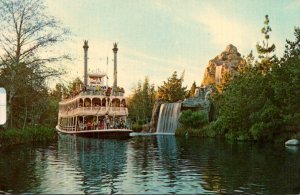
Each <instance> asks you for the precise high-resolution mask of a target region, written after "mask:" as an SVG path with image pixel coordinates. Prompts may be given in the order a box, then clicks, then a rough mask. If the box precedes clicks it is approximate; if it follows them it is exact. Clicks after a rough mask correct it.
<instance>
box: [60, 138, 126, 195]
mask: <svg viewBox="0 0 300 195" xmlns="http://www.w3.org/2000/svg"><path fill="white" fill-rule="evenodd" d="M127 147H128V142H127V141H126V140H113V139H96V138H95V139H92V138H84V137H77V136H70V135H60V137H59V141H58V148H57V149H58V150H57V151H58V156H59V158H64V159H65V161H66V163H68V164H71V165H73V166H74V167H76V170H77V179H79V180H77V183H78V184H80V186H81V187H80V188H79V189H80V191H81V192H84V193H116V192H117V191H118V186H119V183H120V182H122V179H121V178H122V174H123V173H124V172H125V169H126V166H127V157H126V155H127V154H126V152H127ZM78 176H79V177H78ZM77 188H78V186H77ZM58 192H59V190H58Z"/></svg>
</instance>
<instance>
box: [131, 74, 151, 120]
mask: <svg viewBox="0 0 300 195" xmlns="http://www.w3.org/2000/svg"><path fill="white" fill-rule="evenodd" d="M155 95H156V92H155V88H154V85H153V84H152V85H151V84H150V81H149V78H148V77H145V79H144V82H143V83H142V82H141V81H139V82H138V84H137V86H136V87H135V88H134V90H133V95H132V96H131V97H130V98H129V99H128V110H129V117H130V119H131V120H132V121H133V122H136V123H139V124H140V125H142V124H146V123H148V122H150V120H151V114H152V108H153V105H154V102H155Z"/></svg>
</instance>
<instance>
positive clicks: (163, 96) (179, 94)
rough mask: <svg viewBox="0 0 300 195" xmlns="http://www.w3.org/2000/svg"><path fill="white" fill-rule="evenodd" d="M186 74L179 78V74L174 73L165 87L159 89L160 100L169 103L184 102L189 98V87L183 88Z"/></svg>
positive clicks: (164, 84)
mask: <svg viewBox="0 0 300 195" xmlns="http://www.w3.org/2000/svg"><path fill="white" fill-rule="evenodd" d="M183 79H184V72H183V73H182V75H181V77H180V78H178V76H177V72H176V71H175V72H173V74H172V76H171V77H169V78H168V81H167V82H166V81H164V83H163V85H162V86H160V87H158V91H157V93H158V94H157V95H158V99H159V100H163V101H167V102H177V101H179V100H183V99H184V98H185V97H186V96H187V87H183V86H182V84H183Z"/></svg>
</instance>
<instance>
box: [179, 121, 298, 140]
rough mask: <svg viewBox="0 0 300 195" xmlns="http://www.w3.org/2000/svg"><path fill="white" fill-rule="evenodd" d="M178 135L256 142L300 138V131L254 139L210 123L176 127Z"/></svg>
mask: <svg viewBox="0 0 300 195" xmlns="http://www.w3.org/2000/svg"><path fill="white" fill-rule="evenodd" d="M175 135H176V136H180V137H184V136H187V135H188V136H189V137H207V138H223V139H226V140H229V141H245V142H248V141H254V142H274V143H284V142H285V141H287V140H289V139H298V140H300V133H298V132H281V133H278V134H276V135H274V136H273V137H272V139H264V140H254V139H253V138H252V139H251V137H250V136H236V135H233V134H231V133H227V134H226V133H225V132H222V131H216V130H215V129H213V128H212V127H211V126H210V125H206V126H205V127H203V128H183V127H181V128H178V129H176V133H175Z"/></svg>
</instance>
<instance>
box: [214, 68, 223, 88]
mask: <svg viewBox="0 0 300 195" xmlns="http://www.w3.org/2000/svg"><path fill="white" fill-rule="evenodd" d="M215 78H216V83H217V84H221V81H222V65H221V66H216V74H215Z"/></svg>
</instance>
